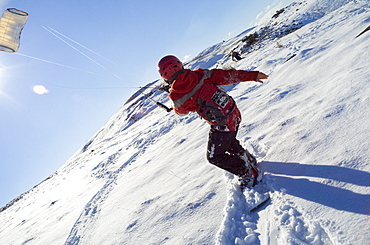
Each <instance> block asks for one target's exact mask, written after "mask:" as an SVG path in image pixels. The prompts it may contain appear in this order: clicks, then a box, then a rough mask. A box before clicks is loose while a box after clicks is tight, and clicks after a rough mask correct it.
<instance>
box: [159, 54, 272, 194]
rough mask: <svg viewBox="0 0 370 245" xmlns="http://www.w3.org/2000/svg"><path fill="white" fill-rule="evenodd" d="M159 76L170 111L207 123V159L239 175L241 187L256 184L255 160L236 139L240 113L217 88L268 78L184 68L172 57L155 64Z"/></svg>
mask: <svg viewBox="0 0 370 245" xmlns="http://www.w3.org/2000/svg"><path fill="white" fill-rule="evenodd" d="M158 71H159V73H160V75H161V77H162V78H163V79H164V80H165V81H166V83H168V85H169V86H170V89H169V98H170V99H171V100H172V102H173V110H174V111H175V112H176V113H177V114H179V115H186V114H188V113H189V112H197V113H198V114H199V116H200V117H202V118H203V119H205V120H207V121H208V123H209V124H211V129H210V132H209V140H208V149H207V159H208V161H209V162H210V163H211V164H214V165H216V166H218V167H220V168H222V169H224V170H226V171H228V172H230V173H233V174H235V175H237V176H239V180H240V182H241V184H242V185H243V186H246V187H252V186H254V185H255V184H256V179H257V177H258V173H257V171H256V170H255V169H256V168H255V167H252V166H253V165H254V166H255V165H256V164H257V162H256V159H255V157H254V156H253V155H252V154H250V153H249V152H248V151H247V150H245V149H244V148H243V147H242V146H241V145H240V143H239V141H238V140H237V139H236V134H237V132H238V127H239V124H240V122H241V113H240V111H239V109H238V108H237V106H236V104H235V101H234V100H233V98H232V97H230V96H229V95H228V94H227V93H226V92H224V91H222V90H220V89H219V88H218V86H222V85H228V84H234V83H239V82H242V81H256V82H260V83H263V82H262V81H261V79H267V78H268V76H267V75H265V74H264V73H262V72H258V71H244V70H222V69H213V70H207V69H197V70H194V71H192V70H190V69H184V67H183V64H182V62H181V61H180V60H179V59H178V58H177V57H175V56H172V55H168V56H165V57H163V58H162V59H161V60H160V61H159V63H158Z"/></svg>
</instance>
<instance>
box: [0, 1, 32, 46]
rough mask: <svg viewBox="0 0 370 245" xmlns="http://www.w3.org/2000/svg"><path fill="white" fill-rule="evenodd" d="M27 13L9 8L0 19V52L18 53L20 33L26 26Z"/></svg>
mask: <svg viewBox="0 0 370 245" xmlns="http://www.w3.org/2000/svg"><path fill="white" fill-rule="evenodd" d="M27 18H28V13H26V12H24V11H21V10H18V9H15V8H9V9H7V10H5V11H4V13H3V16H2V17H1V19H0V51H5V52H10V53H14V52H17V51H18V48H19V42H20V37H21V32H22V30H23V27H24V25H25V24H26V21H27Z"/></svg>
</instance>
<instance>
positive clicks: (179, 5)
mask: <svg viewBox="0 0 370 245" xmlns="http://www.w3.org/2000/svg"><path fill="white" fill-rule="evenodd" d="M290 2H292V0H285V1H276V0H258V1H256V0H228V1H221V0H203V1H195V0H190V1H173V0H172V1H167V0H158V1H142V0H139V1H113V0H105V1H95V0H89V1H87V0H79V1H75V0H64V1H56V0H55V1H51V0H35V1H29V0H8V1H7V0H5V1H1V3H0V12H1V13H2V12H3V11H4V10H6V9H7V8H10V7H14V8H17V9H20V10H23V11H26V12H28V13H29V19H28V22H27V24H26V26H25V28H24V30H23V32H22V36H21V45H20V48H19V51H18V52H17V53H5V52H0V115H1V118H0V137H1V140H0V150H1V153H2V154H1V156H2V157H1V160H0V167H1V171H0V206H4V205H5V204H6V203H8V202H9V201H11V200H12V199H13V198H15V197H17V196H18V195H20V194H21V193H23V192H25V191H28V190H30V189H31V188H32V187H33V186H34V185H37V184H38V183H40V182H41V181H43V180H44V179H45V178H47V177H48V176H49V175H51V174H52V173H53V172H55V171H56V170H57V169H58V168H59V167H60V166H62V165H63V163H64V162H65V161H67V160H68V159H69V158H70V157H71V156H72V155H73V154H74V153H75V152H76V151H77V150H78V149H80V148H81V147H82V146H83V145H84V144H85V143H86V142H87V141H88V140H89V138H90V137H91V136H93V134H94V133H96V132H97V131H98V130H99V129H100V128H101V127H102V126H103V125H104V123H105V122H106V121H107V120H108V119H109V118H110V117H111V116H112V115H113V114H114V113H115V112H116V111H117V110H118V109H119V108H120V107H121V106H122V105H123V104H124V102H125V101H126V100H127V99H128V97H129V96H130V95H131V94H133V93H134V92H135V91H136V90H137V89H138V87H139V86H144V85H145V84H147V83H148V82H151V81H154V80H156V79H158V78H159V75H158V73H157V69H156V65H157V62H158V60H159V59H160V58H161V57H162V56H164V55H167V54H174V55H176V56H178V57H179V58H181V59H184V58H185V57H188V56H190V57H192V56H195V55H197V54H198V53H199V52H201V51H202V50H203V49H205V48H208V47H209V46H211V45H214V44H216V43H219V42H221V41H222V40H227V39H229V38H231V37H234V36H236V35H237V34H239V33H241V32H242V31H244V30H246V29H247V28H249V27H252V26H253V25H254V24H255V23H256V22H257V21H258V19H259V18H260V17H261V16H263V15H264V14H265V13H266V12H268V11H270V12H274V11H275V10H276V9H277V8H281V7H283V6H286V5H287V4H289V3H290ZM52 33H54V34H55V35H58V36H59V37H61V38H62V39H63V40H64V41H62V40H60V39H59V38H57V37H56V36H55V35H53V34H52ZM65 42H68V43H69V45H68V44H66V43H65ZM71 45H72V46H73V47H71ZM84 47H86V48H88V49H86V48H84ZM35 85H43V86H45V87H46V88H47V90H48V93H46V94H43V95H39V94H36V93H34V92H33V87H34V86H35Z"/></svg>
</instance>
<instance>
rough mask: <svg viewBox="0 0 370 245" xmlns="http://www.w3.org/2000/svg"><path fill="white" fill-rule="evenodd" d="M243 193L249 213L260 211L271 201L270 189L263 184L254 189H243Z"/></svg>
mask: <svg viewBox="0 0 370 245" xmlns="http://www.w3.org/2000/svg"><path fill="white" fill-rule="evenodd" d="M242 192H243V195H244V196H245V201H246V203H247V211H249V212H255V211H258V210H260V208H262V207H264V205H265V204H267V203H268V202H269V201H270V191H269V188H268V187H267V186H266V184H265V183H262V182H260V183H258V184H257V185H255V186H254V187H252V188H243V190H242Z"/></svg>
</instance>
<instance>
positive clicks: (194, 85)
mask: <svg viewBox="0 0 370 245" xmlns="http://www.w3.org/2000/svg"><path fill="white" fill-rule="evenodd" d="M257 75H258V71H243V70H221V69H214V70H205V69H197V70H195V71H192V70H185V72H184V73H181V74H179V75H178V77H177V78H176V79H175V80H174V81H173V83H172V85H171V91H170V94H169V97H170V99H171V100H172V101H173V108H174V111H175V112H176V113H177V114H180V115H186V114H188V113H189V112H195V111H196V112H198V114H200V116H202V117H203V118H205V119H206V120H207V121H208V122H209V123H210V124H212V125H221V126H226V127H227V129H226V130H230V131H235V130H236V124H238V123H239V122H240V120H241V116H240V112H239V110H238V108H237V107H236V105H235V102H234V100H233V99H232V98H231V97H229V96H228V95H227V94H226V93H224V92H222V91H221V90H219V89H218V87H217V86H222V85H228V84H234V83H239V82H243V81H256V80H257ZM201 104H204V106H205V107H207V106H208V107H212V108H213V107H214V108H216V107H217V110H219V111H221V112H222V115H221V114H219V116H218V118H223V119H224V120H221V121H220V120H216V119H215V120H213V119H212V118H211V119H210V118H209V114H210V113H211V114H212V112H215V110H213V109H211V110H208V111H207V110H205V109H204V108H203V107H202V105H201ZM212 104H213V105H212ZM205 111H206V112H209V111H211V112H210V113H205V114H206V115H205V116H204V115H202V113H203V112H205ZM213 114H218V112H216V113H213Z"/></svg>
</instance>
